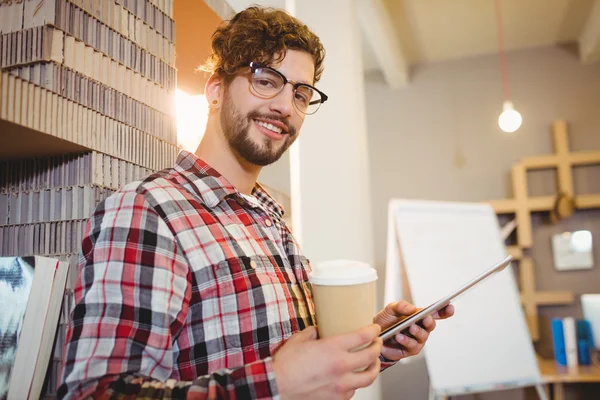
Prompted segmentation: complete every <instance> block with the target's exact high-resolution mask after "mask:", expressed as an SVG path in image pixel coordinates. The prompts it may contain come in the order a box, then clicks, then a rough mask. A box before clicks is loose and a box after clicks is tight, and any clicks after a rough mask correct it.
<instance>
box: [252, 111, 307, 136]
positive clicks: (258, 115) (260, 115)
mask: <svg viewBox="0 0 600 400" xmlns="http://www.w3.org/2000/svg"><path fill="white" fill-rule="evenodd" d="M248 119H249V120H251V119H270V120H272V121H278V122H281V123H282V124H284V125H285V126H286V128H287V131H286V132H282V134H283V135H290V136H292V137H294V136H296V128H294V127H293V126H291V125H290V122H289V121H288V120H287V119H286V118H281V116H279V115H277V114H264V113H261V112H258V111H251V112H249V113H248Z"/></svg>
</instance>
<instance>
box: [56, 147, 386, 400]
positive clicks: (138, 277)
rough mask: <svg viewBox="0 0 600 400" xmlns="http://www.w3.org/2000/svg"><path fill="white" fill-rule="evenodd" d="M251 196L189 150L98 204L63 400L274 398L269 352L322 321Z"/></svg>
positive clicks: (304, 272) (262, 204) (270, 219)
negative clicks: (89, 399)
mask: <svg viewBox="0 0 600 400" xmlns="http://www.w3.org/2000/svg"><path fill="white" fill-rule="evenodd" d="M253 195H254V197H255V199H256V200H257V201H254V199H253V198H247V197H244V196H242V195H241V194H240V193H239V192H238V191H237V190H236V189H235V188H234V187H233V186H232V185H231V184H230V183H229V182H228V181H227V180H226V179H225V178H223V177H222V176H221V175H220V174H219V173H218V172H217V171H215V170H214V169H212V168H211V167H210V166H209V165H207V164H206V163H204V162H203V161H202V160H200V159H198V158H197V157H196V156H195V155H193V154H191V153H188V152H185V151H183V152H181V154H180V155H179V157H178V159H177V162H176V165H175V167H174V168H172V169H167V170H164V171H160V172H158V173H156V174H154V175H151V176H150V177H148V178H147V179H146V180H144V181H143V182H135V183H131V184H129V185H127V186H125V187H124V188H123V189H122V190H121V191H119V192H117V193H115V194H114V195H112V196H111V197H109V198H108V199H106V200H105V201H104V202H103V203H101V204H100V205H99V206H98V207H97V209H96V211H95V212H94V214H93V215H92V217H91V218H90V221H89V225H88V229H87V232H86V235H85V237H84V239H83V242H82V257H81V260H80V268H81V272H80V276H79V281H78V284H77V286H76V288H75V301H76V306H75V309H74V311H73V315H72V321H71V323H70V324H69V329H68V332H67V345H66V349H65V363H64V369H63V374H62V379H63V384H62V386H61V387H60V388H59V391H58V397H59V398H82V397H88V396H91V395H93V397H94V398H98V399H108V398H135V397H144V398H187V399H198V400H204V399H216V398H218V399H233V398H239V399H248V398H252V399H266V398H277V397H278V392H277V387H276V384H275V377H274V372H273V363H272V359H271V354H273V352H274V351H275V350H276V349H277V347H278V346H280V345H281V344H282V343H283V342H284V341H285V340H286V339H287V338H289V337H290V336H291V335H292V334H293V333H295V332H298V331H300V330H303V329H304V328H306V327H307V326H309V325H314V324H315V316H314V308H313V302H312V298H311V288H310V284H309V283H308V273H309V271H310V265H309V263H308V260H307V259H306V258H305V257H304V256H302V254H301V252H300V249H299V248H298V245H297V243H296V242H295V240H294V238H293V236H292V234H291V233H290V231H289V230H288V228H287V226H286V225H285V223H284V222H283V219H282V216H283V209H282V208H281V206H279V205H278V204H277V203H276V202H275V201H274V200H273V199H272V198H271V197H270V196H269V195H268V194H267V192H266V191H265V190H264V189H262V188H261V187H260V185H257V186H256V187H255V188H254V190H253ZM382 360H383V359H382ZM390 364H391V363H385V364H384V365H385V366H387V365H390Z"/></svg>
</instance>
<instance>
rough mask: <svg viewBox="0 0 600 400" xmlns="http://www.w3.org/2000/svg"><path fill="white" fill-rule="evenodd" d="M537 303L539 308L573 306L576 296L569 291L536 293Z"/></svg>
mask: <svg viewBox="0 0 600 400" xmlns="http://www.w3.org/2000/svg"><path fill="white" fill-rule="evenodd" d="M534 298H535V302H536V304H537V305H539V306H545V305H563V304H572V303H573V301H575V295H574V294H573V292H569V291H551V292H550V291H540V292H536V293H535V296H534Z"/></svg>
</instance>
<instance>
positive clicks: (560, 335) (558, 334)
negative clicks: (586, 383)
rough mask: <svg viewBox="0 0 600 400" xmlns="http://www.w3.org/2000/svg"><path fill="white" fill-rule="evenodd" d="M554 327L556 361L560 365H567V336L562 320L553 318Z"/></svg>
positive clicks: (553, 340) (553, 341)
mask: <svg viewBox="0 0 600 400" xmlns="http://www.w3.org/2000/svg"><path fill="white" fill-rule="evenodd" d="M551 327H552V345H553V348H554V359H555V360H556V363H557V364H558V365H563V366H566V365H567V353H566V348H565V335H564V328H563V321H562V319H560V318H553V319H552V322H551Z"/></svg>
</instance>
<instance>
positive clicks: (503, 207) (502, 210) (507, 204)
mask: <svg viewBox="0 0 600 400" xmlns="http://www.w3.org/2000/svg"><path fill="white" fill-rule="evenodd" d="M486 203H488V204H490V205H491V206H492V208H493V209H494V211H495V212H496V214H512V213H514V212H515V209H516V207H517V202H516V201H515V200H514V199H502V200H489V201H486Z"/></svg>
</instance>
